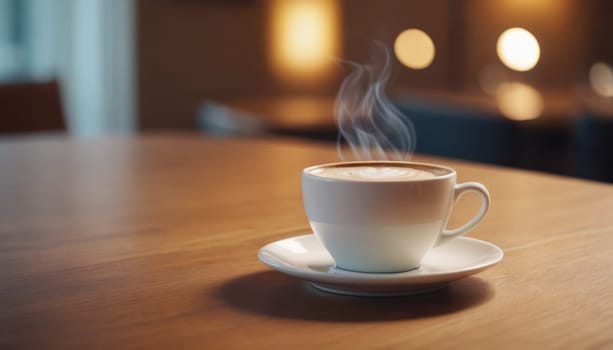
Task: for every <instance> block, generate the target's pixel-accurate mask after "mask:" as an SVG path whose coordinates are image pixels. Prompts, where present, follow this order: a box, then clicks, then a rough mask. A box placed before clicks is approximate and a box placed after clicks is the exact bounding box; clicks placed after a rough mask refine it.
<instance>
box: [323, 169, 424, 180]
mask: <svg viewBox="0 0 613 350" xmlns="http://www.w3.org/2000/svg"><path fill="white" fill-rule="evenodd" d="M311 174H313V175H317V176H321V177H328V178H333V179H341V180H361V181H364V180H367V181H398V180H424V179H431V178H434V177H436V174H434V173H433V172H430V171H428V170H425V169H416V168H409V167H394V166H342V167H326V168H318V169H314V170H313V171H311Z"/></svg>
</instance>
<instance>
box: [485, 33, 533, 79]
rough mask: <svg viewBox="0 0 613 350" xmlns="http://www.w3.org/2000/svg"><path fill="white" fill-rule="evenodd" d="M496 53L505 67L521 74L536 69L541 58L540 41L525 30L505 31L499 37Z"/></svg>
mask: <svg viewBox="0 0 613 350" xmlns="http://www.w3.org/2000/svg"><path fill="white" fill-rule="evenodd" d="M496 52H497V53H498V57H499V58H500V60H501V61H502V63H504V65H505V66H507V67H509V68H511V69H513V70H516V71H520V72H524V71H528V70H530V69H532V68H534V66H536V64H537V63H538V60H539V58H540V56H541V49H540V47H539V43H538V41H536V38H535V37H534V35H532V33H530V32H529V31H527V30H525V29H523V28H511V29H507V30H506V31H504V33H502V34H501V35H500V37H498V43H497V44H496Z"/></svg>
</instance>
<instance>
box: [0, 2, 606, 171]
mask: <svg viewBox="0 0 613 350" xmlns="http://www.w3.org/2000/svg"><path fill="white" fill-rule="evenodd" d="M611 38H613V3H611V2H610V1H606V0H583V1H579V0H497V1H491V0H463V1H462V0H430V1H418V0H382V1H377V2H373V1H366V0H351V1H349V0H270V1H256V0H226V1H222V0H0V118H1V119H0V120H1V122H0V137H2V136H4V137H14V136H15V135H23V134H30V133H41V132H42V133H50V132H53V133H55V132H63V133H69V134H71V135H76V136H79V137H87V136H95V135H102V134H133V133H140V132H147V131H152V130H193V131H198V132H202V133H203V134H208V135H214V136H218V137H254V136H256V137H257V136H260V135H267V136H268V135H284V136H292V137H300V138H307V139H313V140H318V141H321V142H331V143H332V142H336V139H337V131H336V126H335V122H334V98H335V95H336V93H337V92H338V89H339V86H340V84H341V82H342V79H343V78H344V77H345V76H346V75H347V73H348V71H347V67H346V66H343V65H341V64H339V62H338V60H336V59H335V58H339V57H342V58H345V59H350V60H354V61H358V62H364V61H368V59H369V55H370V54H371V49H372V42H373V41H374V40H378V41H381V42H383V43H384V44H385V45H387V46H388V47H389V49H390V51H391V53H392V58H393V74H392V79H391V81H390V85H389V86H388V89H387V90H388V94H389V96H390V98H391V99H392V101H393V102H394V104H395V105H396V106H397V107H398V108H399V109H400V110H401V111H402V112H403V113H404V114H405V115H406V117H407V118H409V119H410V120H411V122H412V123H413V125H414V127H415V129H416V133H417V151H418V152H421V153H425V154H433V155H441V156H446V157H454V158H461V159H466V160H472V161H479V162H486V163H491V164H499V165H505V166H512V167H518V168H524V169H534V170H540V171H547V172H551V173H558V174H563V175H570V176H577V177H582V178H588V179H595V180H599V181H609V182H613V156H612V155H611V154H612V151H613V117H612V116H613V40H611Z"/></svg>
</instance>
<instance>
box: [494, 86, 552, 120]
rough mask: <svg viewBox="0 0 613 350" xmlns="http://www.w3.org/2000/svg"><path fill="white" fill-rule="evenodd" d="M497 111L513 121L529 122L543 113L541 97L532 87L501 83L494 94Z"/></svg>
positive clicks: (543, 104)
mask: <svg viewBox="0 0 613 350" xmlns="http://www.w3.org/2000/svg"><path fill="white" fill-rule="evenodd" d="M496 102H497V103H498V109H499V110H500V112H501V113H502V114H504V116H506V117H507V118H509V119H513V120H530V119H536V118H538V117H539V116H540V115H541V113H543V108H544V106H545V102H544V100H543V96H542V95H541V94H540V93H539V92H538V91H537V90H536V89H535V88H533V87H532V86H530V85H526V84H523V83H517V82H515V83H503V84H501V85H500V87H498V91H497V92H496Z"/></svg>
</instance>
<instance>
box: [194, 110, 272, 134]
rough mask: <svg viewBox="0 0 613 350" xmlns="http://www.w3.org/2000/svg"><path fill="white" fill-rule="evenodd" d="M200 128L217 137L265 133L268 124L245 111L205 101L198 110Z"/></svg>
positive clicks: (267, 129)
mask: <svg viewBox="0 0 613 350" xmlns="http://www.w3.org/2000/svg"><path fill="white" fill-rule="evenodd" d="M197 123H198V126H199V128H200V130H202V131H204V132H205V133H207V134H210V135H213V136H219V137H229V136H258V135H262V134H266V133H267V132H268V131H269V129H270V128H269V126H268V125H267V123H265V122H264V121H263V120H262V119H260V118H258V117H257V116H255V115H252V114H250V113H247V112H243V111H240V110H237V109H234V108H230V107H228V106H225V105H222V104H219V103H215V102H212V101H206V102H204V103H203V104H202V106H201V107H200V109H199V111H198V115H197Z"/></svg>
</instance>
